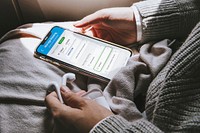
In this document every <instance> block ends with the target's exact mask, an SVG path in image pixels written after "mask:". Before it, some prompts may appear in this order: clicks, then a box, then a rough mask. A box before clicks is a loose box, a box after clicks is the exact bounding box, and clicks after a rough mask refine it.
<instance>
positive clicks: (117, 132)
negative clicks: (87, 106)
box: [90, 115, 162, 133]
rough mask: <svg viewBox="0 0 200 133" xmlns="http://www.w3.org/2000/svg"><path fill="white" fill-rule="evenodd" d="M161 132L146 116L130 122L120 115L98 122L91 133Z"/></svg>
mask: <svg viewBox="0 0 200 133" xmlns="http://www.w3.org/2000/svg"><path fill="white" fill-rule="evenodd" d="M130 132H141V133H142V132H143V133H147V132H148V133H155V132H156V133H160V132H162V131H161V130H160V129H159V128H157V127H156V126H154V125H153V124H152V123H151V122H149V121H147V120H145V119H144V118H142V119H139V120H136V121H135V122H134V123H129V122H128V121H126V120H125V119H124V118H122V117H121V116H119V115H113V116H110V117H107V118H106V119H104V120H103V121H101V122H100V123H99V124H97V125H96V126H95V127H94V128H93V129H92V130H91V131H90V133H130Z"/></svg>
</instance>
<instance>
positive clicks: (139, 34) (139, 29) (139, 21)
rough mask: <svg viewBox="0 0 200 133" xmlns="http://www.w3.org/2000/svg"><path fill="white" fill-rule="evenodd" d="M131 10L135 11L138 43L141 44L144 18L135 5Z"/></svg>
mask: <svg viewBox="0 0 200 133" xmlns="http://www.w3.org/2000/svg"><path fill="white" fill-rule="evenodd" d="M131 8H132V10H133V13H134V17H135V21H136V28H137V42H139V41H141V39H142V17H141V15H140V13H139V11H138V9H137V7H136V6H135V5H134V4H133V5H132V6H131Z"/></svg>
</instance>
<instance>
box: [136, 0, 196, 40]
mask: <svg viewBox="0 0 200 133" xmlns="http://www.w3.org/2000/svg"><path fill="white" fill-rule="evenodd" d="M134 5H135V6H136V7H137V9H138V10H139V12H140V14H141V16H142V27H143V29H142V42H146V41H150V40H160V39H164V38H169V39H174V38H185V37H187V36H188V35H189V33H190V32H191V30H192V29H193V27H194V26H195V25H196V24H197V22H198V21H199V20H200V1H199V0H146V1H141V2H138V3H135V4H134Z"/></svg>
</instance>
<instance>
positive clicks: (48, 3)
mask: <svg viewBox="0 0 200 133" xmlns="http://www.w3.org/2000/svg"><path fill="white" fill-rule="evenodd" d="M136 1H139V0H0V37H1V36H2V35H4V34H5V33H6V32H8V31H9V30H11V29H14V28H16V27H18V26H19V25H22V24H25V23H34V22H46V21H71V20H78V19H81V18H82V17H84V16H86V15H88V14H90V13H93V12H95V11H96V10H99V9H102V8H106V7H121V6H131V5H132V4H133V3H134V2H136Z"/></svg>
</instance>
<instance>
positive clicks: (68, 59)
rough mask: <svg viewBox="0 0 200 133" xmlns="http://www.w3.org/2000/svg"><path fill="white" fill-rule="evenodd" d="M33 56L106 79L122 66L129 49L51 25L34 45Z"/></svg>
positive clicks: (130, 52)
mask: <svg viewBox="0 0 200 133" xmlns="http://www.w3.org/2000/svg"><path fill="white" fill-rule="evenodd" d="M34 55H35V57H37V58H40V59H42V60H45V61H48V62H50V63H53V64H55V65H58V66H61V67H64V68H67V69H68V70H72V71H74V72H77V73H81V74H83V75H86V76H89V77H93V78H96V79H99V80H101V81H105V82H108V81H109V80H110V79H112V77H113V76H114V75H115V74H116V73H117V72H118V71H119V70H120V69H121V68H122V67H124V66H125V65H126V64H127V62H128V59H129V58H130V57H131V55H132V50H131V49H128V48H126V47H122V46H120V45H117V44H114V43H111V42H107V41H104V40H101V39H98V38H94V37H90V36H87V35H84V34H81V33H78V32H74V31H71V30H69V29H64V28H62V27H58V26H55V27H53V28H52V29H51V30H50V32H49V33H48V34H47V35H46V36H45V37H44V39H43V40H42V42H41V43H40V44H39V46H38V47H37V48H36V50H35V53H34Z"/></svg>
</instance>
